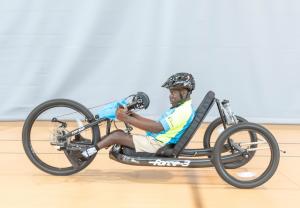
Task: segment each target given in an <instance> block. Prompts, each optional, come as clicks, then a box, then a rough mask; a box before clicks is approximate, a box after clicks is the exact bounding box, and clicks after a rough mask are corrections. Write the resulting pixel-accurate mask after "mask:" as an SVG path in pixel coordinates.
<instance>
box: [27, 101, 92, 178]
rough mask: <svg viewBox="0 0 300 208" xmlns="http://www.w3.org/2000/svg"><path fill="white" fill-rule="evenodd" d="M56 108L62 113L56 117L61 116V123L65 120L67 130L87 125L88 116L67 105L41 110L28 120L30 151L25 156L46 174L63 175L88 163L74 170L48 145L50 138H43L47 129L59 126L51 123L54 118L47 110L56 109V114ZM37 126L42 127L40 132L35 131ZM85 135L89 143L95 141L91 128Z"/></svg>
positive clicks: (61, 154)
mask: <svg viewBox="0 0 300 208" xmlns="http://www.w3.org/2000/svg"><path fill="white" fill-rule="evenodd" d="M58 108H60V110H58V111H61V112H64V113H59V114H56V115H63V116H60V117H59V120H62V121H65V120H67V123H68V126H69V129H68V130H71V129H75V128H76V127H77V128H78V125H85V124H86V123H87V121H86V120H87V119H86V117H87V116H88V115H84V113H83V112H80V110H79V109H76V108H75V107H72V106H69V105H67V104H56V105H50V106H47V107H46V108H44V109H41V110H40V111H38V112H37V113H36V114H35V115H34V116H33V117H31V118H30V119H29V120H28V122H29V126H30V128H29V129H28V131H27V132H26V137H27V138H28V139H27V143H26V145H27V146H28V147H29V148H28V149H29V150H30V151H26V154H27V155H28V156H29V157H30V158H31V159H32V161H33V162H34V163H35V165H37V166H38V167H39V168H40V169H42V170H45V171H46V172H49V171H50V172H52V173H54V174H55V173H56V172H60V173H62V174H63V173H69V172H72V171H76V170H78V169H80V168H81V167H84V166H85V165H86V164H87V163H88V161H87V162H85V163H83V164H82V165H81V167H78V168H74V167H73V166H72V165H71V163H70V162H69V161H68V159H67V157H66V156H65V154H64V152H63V151H57V150H56V149H55V148H54V146H52V145H50V138H45V137H44V136H45V134H48V136H50V135H49V133H50V132H49V127H50V129H51V130H53V128H57V127H56V126H57V125H59V124H58V123H57V122H54V123H53V122H51V119H52V118H53V117H55V115H54V114H53V111H52V112H49V110H50V111H51V110H53V109H56V110H54V113H56V112H55V111H57V109H58ZM45 112H46V114H45ZM72 112H77V113H76V115H74V114H71V115H70V113H72ZM79 115H80V116H79ZM56 117H58V116H56ZM38 126H42V130H36V129H38V128H37V127H38ZM35 130H36V132H35ZM88 131H89V132H88ZM85 133H86V135H88V136H87V138H89V139H90V141H91V143H94V142H95V141H94V139H93V130H92V128H90V129H88V130H87V131H86V132H85ZM41 134H42V136H41ZM36 135H38V136H36ZM41 137H42V138H41ZM36 138H38V139H36ZM71 139H74V138H71ZM46 147H47V148H46ZM37 149H38V150H37ZM25 150H26V149H25ZM50 161H52V162H53V163H51V162H50Z"/></svg>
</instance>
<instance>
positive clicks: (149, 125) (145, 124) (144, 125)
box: [117, 109, 164, 133]
mask: <svg viewBox="0 0 300 208" xmlns="http://www.w3.org/2000/svg"><path fill="white" fill-rule="evenodd" d="M117 118H118V119H119V120H121V121H124V122H125V123H128V124H130V125H132V126H135V127H137V128H139V129H142V130H144V131H150V132H153V133H158V132H161V131H163V130H164V128H163V126H162V124H161V123H160V122H156V121H153V120H151V119H147V118H144V117H142V116H140V115H138V114H136V113H132V112H131V114H129V113H128V112H126V111H125V110H122V109H118V110H117Z"/></svg>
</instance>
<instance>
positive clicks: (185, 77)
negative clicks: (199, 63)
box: [162, 73, 195, 92]
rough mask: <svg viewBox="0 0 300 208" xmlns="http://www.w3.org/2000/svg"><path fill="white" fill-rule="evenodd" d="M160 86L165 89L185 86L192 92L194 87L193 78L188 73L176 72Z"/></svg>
mask: <svg viewBox="0 0 300 208" xmlns="http://www.w3.org/2000/svg"><path fill="white" fill-rule="evenodd" d="M162 87H165V88H167V89H176V88H185V89H187V90H188V91H189V92H192V91H193V90H194V89H195V80H194V77H193V75H191V74H189V73H177V74H173V75H172V76H170V77H169V79H168V80H167V81H166V82H165V83H164V84H163V85H162Z"/></svg>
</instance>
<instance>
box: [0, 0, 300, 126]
mask: <svg viewBox="0 0 300 208" xmlns="http://www.w3.org/2000/svg"><path fill="white" fill-rule="evenodd" d="M299 22H300V1H298V0H240V1H237V0H226V1H223V0H219V1H217V0H0V120H23V119H25V118H26V116H27V115H28V113H29V112H30V111H31V110H32V109H33V108H34V107H35V106H36V105H37V104H39V103H41V102H43V101H45V100H48V99H53V98H69V99H74V100H76V101H79V102H81V103H82V104H84V105H86V106H94V105H98V104H102V103H106V102H109V101H111V100H115V99H118V98H122V97H125V96H127V95H129V94H132V93H134V92H137V91H144V92H146V93H147V94H148V95H149V97H150V99H151V105H150V108H149V109H148V110H147V111H144V112H143V114H144V115H147V116H153V117H156V116H158V115H159V114H160V113H161V112H163V111H164V110H166V109H167V108H168V107H169V101H168V92H167V90H165V89H162V88H161V87H160V85H161V84H162V82H164V81H165V80H166V79H167V78H168V76H170V75H171V74H173V73H175V72H181V71H185V72H190V73H192V74H193V75H194V76H195V79H196V84H197V87H196V90H195V92H194V93H193V100H194V104H195V105H198V103H199V102H200V101H201V99H202V97H203V96H204V94H205V93H206V92H207V91H208V90H214V91H215V92H216V95H217V97H219V98H228V99H230V100H231V103H232V104H231V105H232V108H233V110H234V112H236V114H239V115H242V116H244V117H246V118H249V120H251V121H256V122H274V123H300V118H299V115H300V96H299V89H300V82H299V75H300V27H299ZM215 116H216V111H213V112H212V113H211V114H209V117H208V120H210V119H212V118H213V117H215Z"/></svg>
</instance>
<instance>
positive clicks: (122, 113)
mask: <svg viewBox="0 0 300 208" xmlns="http://www.w3.org/2000/svg"><path fill="white" fill-rule="evenodd" d="M128 112H129V111H128V110H127V108H126V107H125V108H124V107H119V108H118V109H117V111H116V117H117V119H118V120H120V121H125V120H126V119H127V118H128V117H129V114H128Z"/></svg>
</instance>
